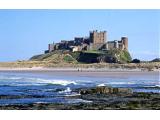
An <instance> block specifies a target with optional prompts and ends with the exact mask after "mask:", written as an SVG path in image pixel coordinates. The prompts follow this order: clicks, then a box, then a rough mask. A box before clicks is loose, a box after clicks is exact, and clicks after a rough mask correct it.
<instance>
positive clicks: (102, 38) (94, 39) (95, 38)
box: [90, 30, 107, 44]
mask: <svg viewBox="0 0 160 120" xmlns="http://www.w3.org/2000/svg"><path fill="white" fill-rule="evenodd" d="M106 33H107V32H106V31H100V32H98V31H97V30H96V31H91V32H90V42H91V43H93V44H104V43H106Z"/></svg>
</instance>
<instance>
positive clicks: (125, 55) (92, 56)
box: [31, 49, 132, 63]
mask: <svg viewBox="0 0 160 120" xmlns="http://www.w3.org/2000/svg"><path fill="white" fill-rule="evenodd" d="M31 60H37V61H53V62H69V63H72V62H81V63H82V62H83V63H100V62H106V63H128V62H130V61H131V60H132V59H131V56H130V54H129V52H128V51H126V50H119V49H114V50H108V51H96V50H89V51H81V52H69V51H54V52H52V53H48V54H42V55H36V56H33V57H32V58H31Z"/></svg>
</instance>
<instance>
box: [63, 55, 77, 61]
mask: <svg viewBox="0 0 160 120" xmlns="http://www.w3.org/2000/svg"><path fill="white" fill-rule="evenodd" d="M63 60H64V61H65V62H74V61H76V60H75V59H74V58H73V57H72V56H71V55H69V54H67V55H65V56H64V57H63Z"/></svg>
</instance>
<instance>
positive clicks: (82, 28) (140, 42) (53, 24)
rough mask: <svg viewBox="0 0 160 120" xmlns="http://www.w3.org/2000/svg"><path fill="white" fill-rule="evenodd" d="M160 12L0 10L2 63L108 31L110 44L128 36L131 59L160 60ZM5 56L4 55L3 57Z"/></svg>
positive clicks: (0, 59)
mask: <svg viewBox="0 0 160 120" xmlns="http://www.w3.org/2000/svg"><path fill="white" fill-rule="evenodd" d="M159 13H160V11H159V10H109V9H106V10H94V9H93V10H0V18H1V19H0V41H1V44H0V51H1V52H0V62H9V61H17V60H27V59H29V58H30V57H32V56H33V55H37V54H43V53H44V51H45V50H46V49H47V48H48V44H49V43H53V42H54V43H57V42H60V41H61V40H72V39H74V37H84V36H88V35H89V31H92V30H98V31H104V30H106V31H107V38H108V39H107V41H113V40H120V39H121V37H123V36H127V37H128V42H129V52H130V54H131V56H132V59H134V58H137V59H140V60H142V61H143V60H144V61H148V60H153V59H155V58H159V57H160V53H159V27H160V26H159V20H160V16H159ZM4 53H5V54H4Z"/></svg>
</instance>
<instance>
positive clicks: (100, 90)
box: [80, 86, 133, 95]
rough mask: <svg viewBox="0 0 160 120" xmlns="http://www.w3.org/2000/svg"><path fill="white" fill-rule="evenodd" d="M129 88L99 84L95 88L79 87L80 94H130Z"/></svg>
mask: <svg viewBox="0 0 160 120" xmlns="http://www.w3.org/2000/svg"><path fill="white" fill-rule="evenodd" d="M132 93H133V91H132V89H130V88H112V87H107V86H99V87H96V88H89V89H81V90H80V94H81V95H84V94H132Z"/></svg>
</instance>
